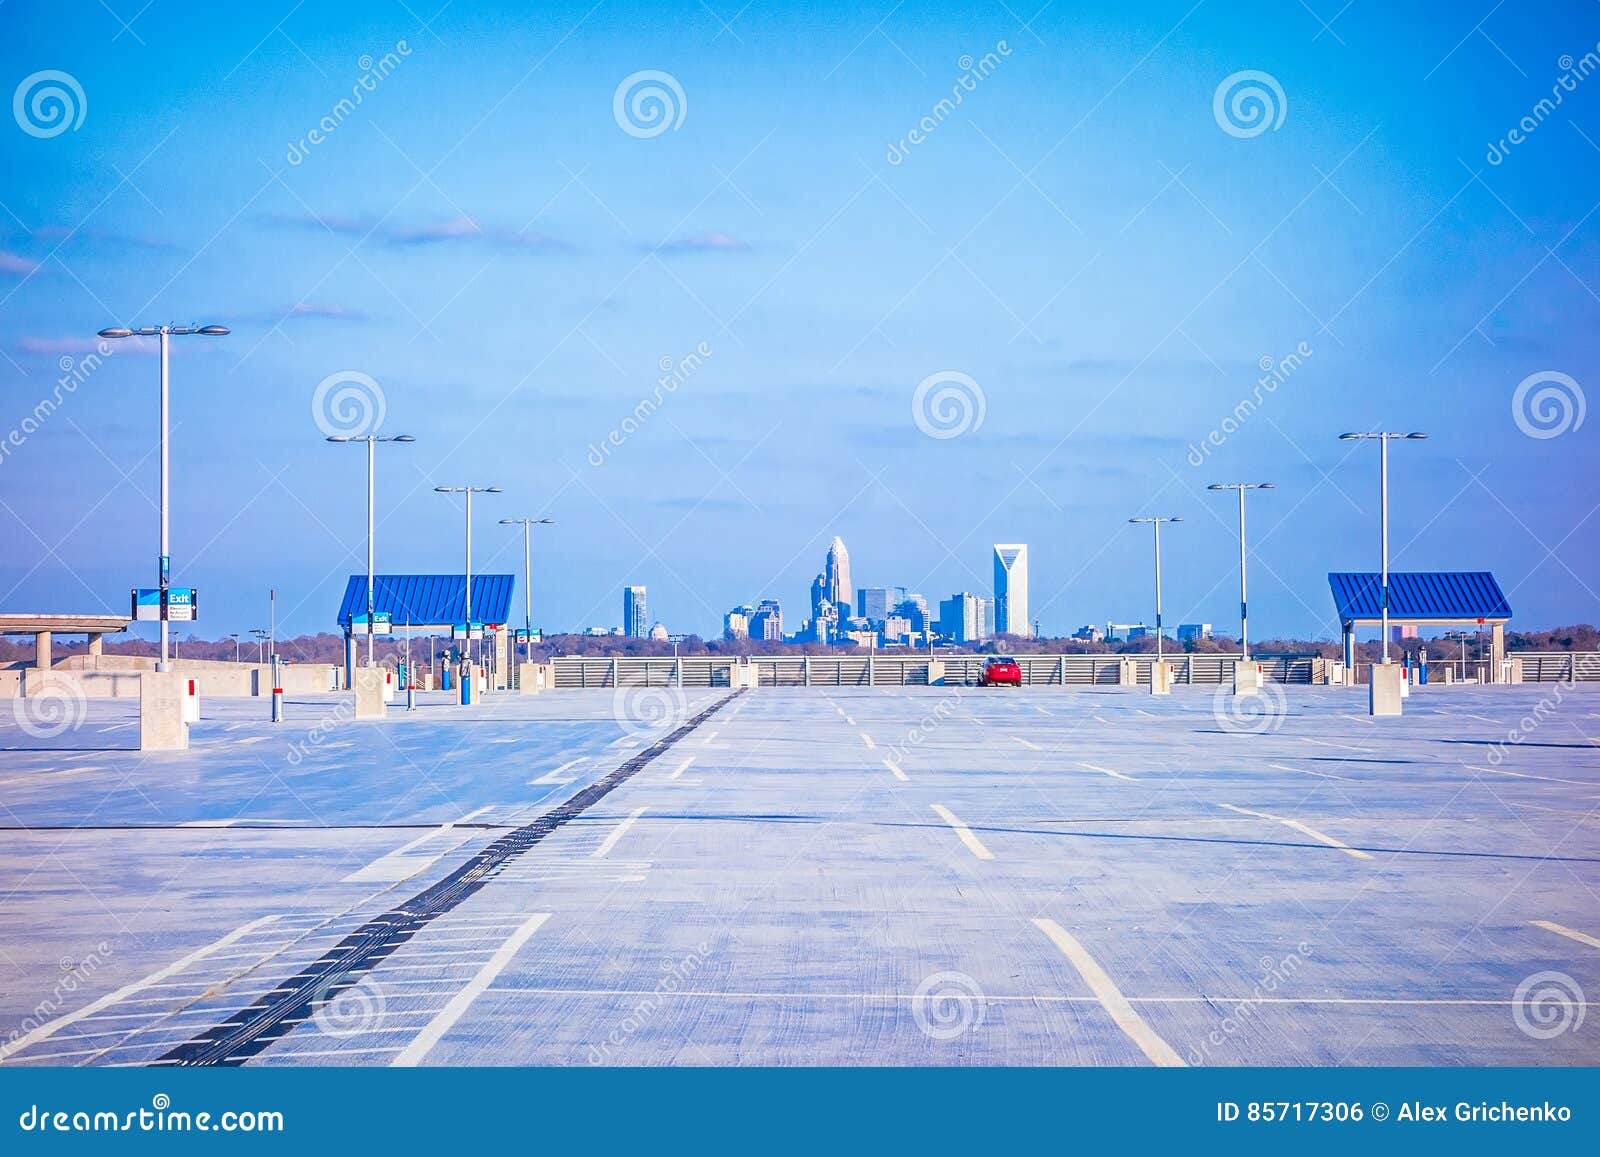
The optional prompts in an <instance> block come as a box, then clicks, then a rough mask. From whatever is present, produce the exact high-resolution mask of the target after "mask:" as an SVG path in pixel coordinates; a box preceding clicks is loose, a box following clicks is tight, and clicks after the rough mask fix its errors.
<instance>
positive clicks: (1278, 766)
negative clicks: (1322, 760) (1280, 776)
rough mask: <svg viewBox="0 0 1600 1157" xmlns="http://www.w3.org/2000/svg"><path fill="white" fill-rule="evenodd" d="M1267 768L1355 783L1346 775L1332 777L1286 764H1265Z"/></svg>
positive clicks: (1331, 774)
mask: <svg viewBox="0 0 1600 1157" xmlns="http://www.w3.org/2000/svg"><path fill="white" fill-rule="evenodd" d="M1267 766H1268V767H1273V768H1276V769H1277V770H1279V771H1293V772H1298V773H1299V774H1301V775H1314V776H1316V777H1317V778H1318V779H1340V780H1343V781H1344V782H1345V783H1355V782H1356V781H1355V780H1353V779H1351V778H1350V777H1349V776H1348V775H1334V774H1333V773H1331V772H1327V771H1311V770H1309V769H1307V768H1304V767H1290V766H1289V765H1288V764H1286V763H1269V764H1267Z"/></svg>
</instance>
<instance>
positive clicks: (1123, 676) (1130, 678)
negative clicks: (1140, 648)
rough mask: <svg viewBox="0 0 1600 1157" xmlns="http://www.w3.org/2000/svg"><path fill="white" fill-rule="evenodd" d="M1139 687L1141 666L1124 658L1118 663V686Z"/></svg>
mask: <svg viewBox="0 0 1600 1157" xmlns="http://www.w3.org/2000/svg"><path fill="white" fill-rule="evenodd" d="M1138 685H1139V664H1138V663H1136V662H1135V661H1134V660H1132V659H1130V658H1128V657H1127V656H1123V657H1122V658H1121V659H1119V660H1118V661H1117V686H1118V687H1137V686H1138Z"/></svg>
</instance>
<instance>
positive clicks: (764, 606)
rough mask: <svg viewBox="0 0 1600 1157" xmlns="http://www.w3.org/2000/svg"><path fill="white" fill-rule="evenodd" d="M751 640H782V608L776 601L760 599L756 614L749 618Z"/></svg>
mask: <svg viewBox="0 0 1600 1157" xmlns="http://www.w3.org/2000/svg"><path fill="white" fill-rule="evenodd" d="M750 637H751V638H752V639H776V640H779V641H782V639H783V608H782V607H780V606H779V605H778V600H777V599H762V600H761V603H760V605H759V606H757V607H756V613H755V614H753V615H751V616H750Z"/></svg>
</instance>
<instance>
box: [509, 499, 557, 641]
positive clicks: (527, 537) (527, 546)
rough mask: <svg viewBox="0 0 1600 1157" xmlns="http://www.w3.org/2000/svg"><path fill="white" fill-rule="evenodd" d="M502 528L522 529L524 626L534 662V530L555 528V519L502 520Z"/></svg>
mask: <svg viewBox="0 0 1600 1157" xmlns="http://www.w3.org/2000/svg"><path fill="white" fill-rule="evenodd" d="M500 525H501V526H520V527H522V618H523V622H522V625H523V627H524V628H525V629H526V631H527V638H528V662H530V663H531V662H533V528H534V527H536V526H554V525H555V519H553V518H502V519H501V520H500Z"/></svg>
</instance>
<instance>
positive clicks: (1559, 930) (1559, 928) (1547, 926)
mask: <svg viewBox="0 0 1600 1157" xmlns="http://www.w3.org/2000/svg"><path fill="white" fill-rule="evenodd" d="M1528 923H1530V924H1532V925H1533V926H1534V927H1535V928H1543V929H1544V930H1545V931H1546V932H1554V933H1555V934H1556V935H1557V936H1565V937H1566V938H1567V939H1568V940H1576V941H1577V942H1578V943H1579V944H1587V945H1588V946H1589V947H1590V948H1600V940H1597V939H1596V938H1595V937H1593V936H1589V935H1587V934H1585V933H1583V932H1577V931H1575V930H1573V929H1571V928H1568V927H1567V926H1566V925H1565V924H1554V923H1552V922H1550V921H1549V920H1530V921H1528Z"/></svg>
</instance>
